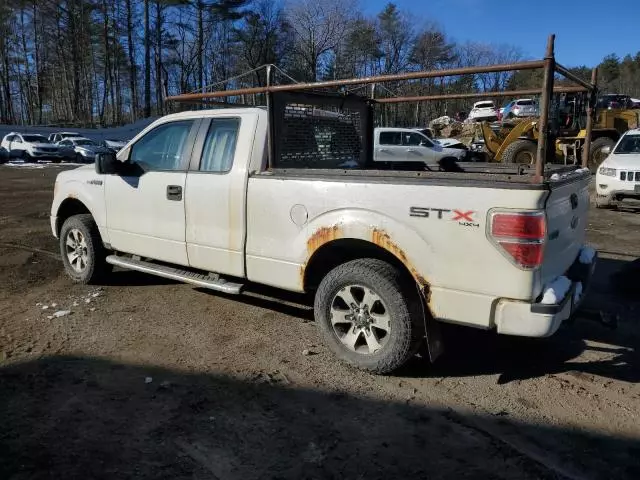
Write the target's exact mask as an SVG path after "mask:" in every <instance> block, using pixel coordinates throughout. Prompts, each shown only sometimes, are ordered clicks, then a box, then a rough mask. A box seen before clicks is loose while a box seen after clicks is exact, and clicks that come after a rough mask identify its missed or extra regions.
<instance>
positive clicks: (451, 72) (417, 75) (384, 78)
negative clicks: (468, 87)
mask: <svg viewBox="0 0 640 480" xmlns="http://www.w3.org/2000/svg"><path fill="white" fill-rule="evenodd" d="M542 67H544V61H543V60H533V61H529V62H518V63H505V64H501V65H487V66H484V67H462V68H452V69H448V70H425V71H420V72H408V73H398V74H392V75H378V76H373V77H364V78H345V79H342V80H328V81H325V82H311V83H295V84H292V85H273V86H266V87H249V88H239V89H236V90H222V91H218V92H208V93H186V94H182V95H174V96H170V97H167V98H166V100H167V101H174V102H181V101H185V100H203V99H206V98H219V97H233V96H236V95H244V94H252V93H269V92H287V91H296V90H312V89H314V88H327V87H343V86H349V85H365V84H370V83H384V82H397V81H401V80H419V79H422V78H437V77H451V76H456V75H470V74H476V73H494V72H510V71H516V70H535V69H538V68H542Z"/></svg>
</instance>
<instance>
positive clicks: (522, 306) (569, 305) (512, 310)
mask: <svg viewBox="0 0 640 480" xmlns="http://www.w3.org/2000/svg"><path fill="white" fill-rule="evenodd" d="M597 259H598V256H597V253H596V256H595V257H594V258H593V260H592V261H591V263H590V264H582V263H580V262H579V260H578V258H576V261H575V262H574V264H573V265H572V266H571V268H570V269H569V270H568V271H567V273H566V275H565V276H566V277H567V278H569V279H570V280H571V287H570V288H569V291H568V292H567V293H566V295H565V297H564V299H563V300H562V301H561V302H560V303H558V304H555V305H547V304H542V303H527V302H518V301H515V300H508V299H501V300H499V301H498V304H497V305H496V311H495V323H496V327H497V331H498V333H500V334H504V335H516V336H521V337H549V336H551V335H553V334H554V333H555V332H556V331H557V330H558V328H560V325H561V324H562V322H564V321H565V320H568V319H569V318H570V317H571V316H572V315H573V314H574V313H575V312H576V311H577V310H578V308H579V307H580V305H581V304H582V302H583V300H584V298H585V296H586V294H587V291H588V287H589V284H590V283H591V279H592V277H593V273H594V271H595V267H596V263H597ZM579 283H582V294H581V295H580V296H579V298H577V295H576V289H577V288H578V284H579Z"/></svg>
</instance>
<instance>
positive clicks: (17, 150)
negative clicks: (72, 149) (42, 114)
mask: <svg viewBox="0 0 640 480" xmlns="http://www.w3.org/2000/svg"><path fill="white" fill-rule="evenodd" d="M0 146H1V147H2V148H4V149H5V150H6V151H7V152H9V158H21V159H23V160H26V161H32V162H36V161H38V160H41V159H42V160H45V159H46V160H52V161H54V162H59V161H60V160H61V159H62V152H61V150H60V147H58V146H57V145H52V144H51V143H49V141H48V140H47V138H46V137H44V136H42V135H36V134H30V133H29V134H27V133H15V132H13V133H10V134H8V135H5V137H4V138H3V139H2V143H0Z"/></svg>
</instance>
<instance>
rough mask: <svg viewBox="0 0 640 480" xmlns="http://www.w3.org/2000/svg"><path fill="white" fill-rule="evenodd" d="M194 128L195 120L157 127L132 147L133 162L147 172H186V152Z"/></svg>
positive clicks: (131, 158) (131, 157)
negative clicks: (188, 139) (190, 133)
mask: <svg viewBox="0 0 640 480" xmlns="http://www.w3.org/2000/svg"><path fill="white" fill-rule="evenodd" d="M192 126H193V120H183V121H179V122H171V123H165V124H162V125H159V126H157V127H156V128H154V129H153V130H151V131H149V132H147V133H146V134H145V135H144V136H143V137H142V138H141V139H140V140H138V141H137V142H136V143H135V144H134V145H133V147H131V156H130V160H131V162H132V163H137V164H139V165H141V166H143V168H144V169H145V170H160V171H163V170H164V171H179V170H184V169H185V168H184V152H185V150H186V146H187V138H188V137H189V132H190V131H191V127H192Z"/></svg>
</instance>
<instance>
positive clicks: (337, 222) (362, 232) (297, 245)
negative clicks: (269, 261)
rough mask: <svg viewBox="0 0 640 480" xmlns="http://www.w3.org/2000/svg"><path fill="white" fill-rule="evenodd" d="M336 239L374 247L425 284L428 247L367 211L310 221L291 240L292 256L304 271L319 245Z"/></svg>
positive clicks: (412, 233) (392, 222) (345, 211)
mask: <svg viewBox="0 0 640 480" xmlns="http://www.w3.org/2000/svg"><path fill="white" fill-rule="evenodd" d="M338 239H356V240H363V241H366V242H370V243H372V244H374V245H377V246H379V247H381V248H383V249H384V250H386V251H388V252H389V253H391V254H392V255H394V256H395V257H396V258H397V259H398V260H400V261H401V262H402V263H403V264H404V265H405V266H406V267H407V269H408V270H409V271H410V272H411V274H412V275H413V277H414V278H415V280H416V281H417V282H418V283H419V284H421V285H427V284H428V283H429V281H428V279H429V265H430V258H431V257H432V255H433V249H432V248H431V246H430V245H429V243H428V242H427V241H426V240H425V239H424V238H423V237H422V236H421V235H420V234H419V233H418V232H416V231H415V230H413V229H411V228H410V227H408V226H407V225H405V224H403V223H401V222H399V221H397V220H394V219H392V218H390V217H388V216H386V215H383V214H381V213H379V212H375V211H371V210H366V209H355V208H346V209H339V210H332V211H329V212H325V213H323V214H321V215H319V216H317V217H315V218H313V219H311V220H310V221H309V222H308V223H307V225H306V227H305V228H303V229H301V230H300V233H299V234H298V236H297V237H296V238H295V240H294V242H293V244H292V247H293V249H294V252H293V253H294V255H295V258H297V259H299V262H300V264H302V265H303V267H304V266H306V265H307V264H308V263H309V261H310V260H311V258H312V257H313V255H314V254H315V253H316V252H317V251H318V250H319V249H320V248H321V247H322V246H323V245H325V244H327V243H329V242H332V241H334V240H338Z"/></svg>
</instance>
